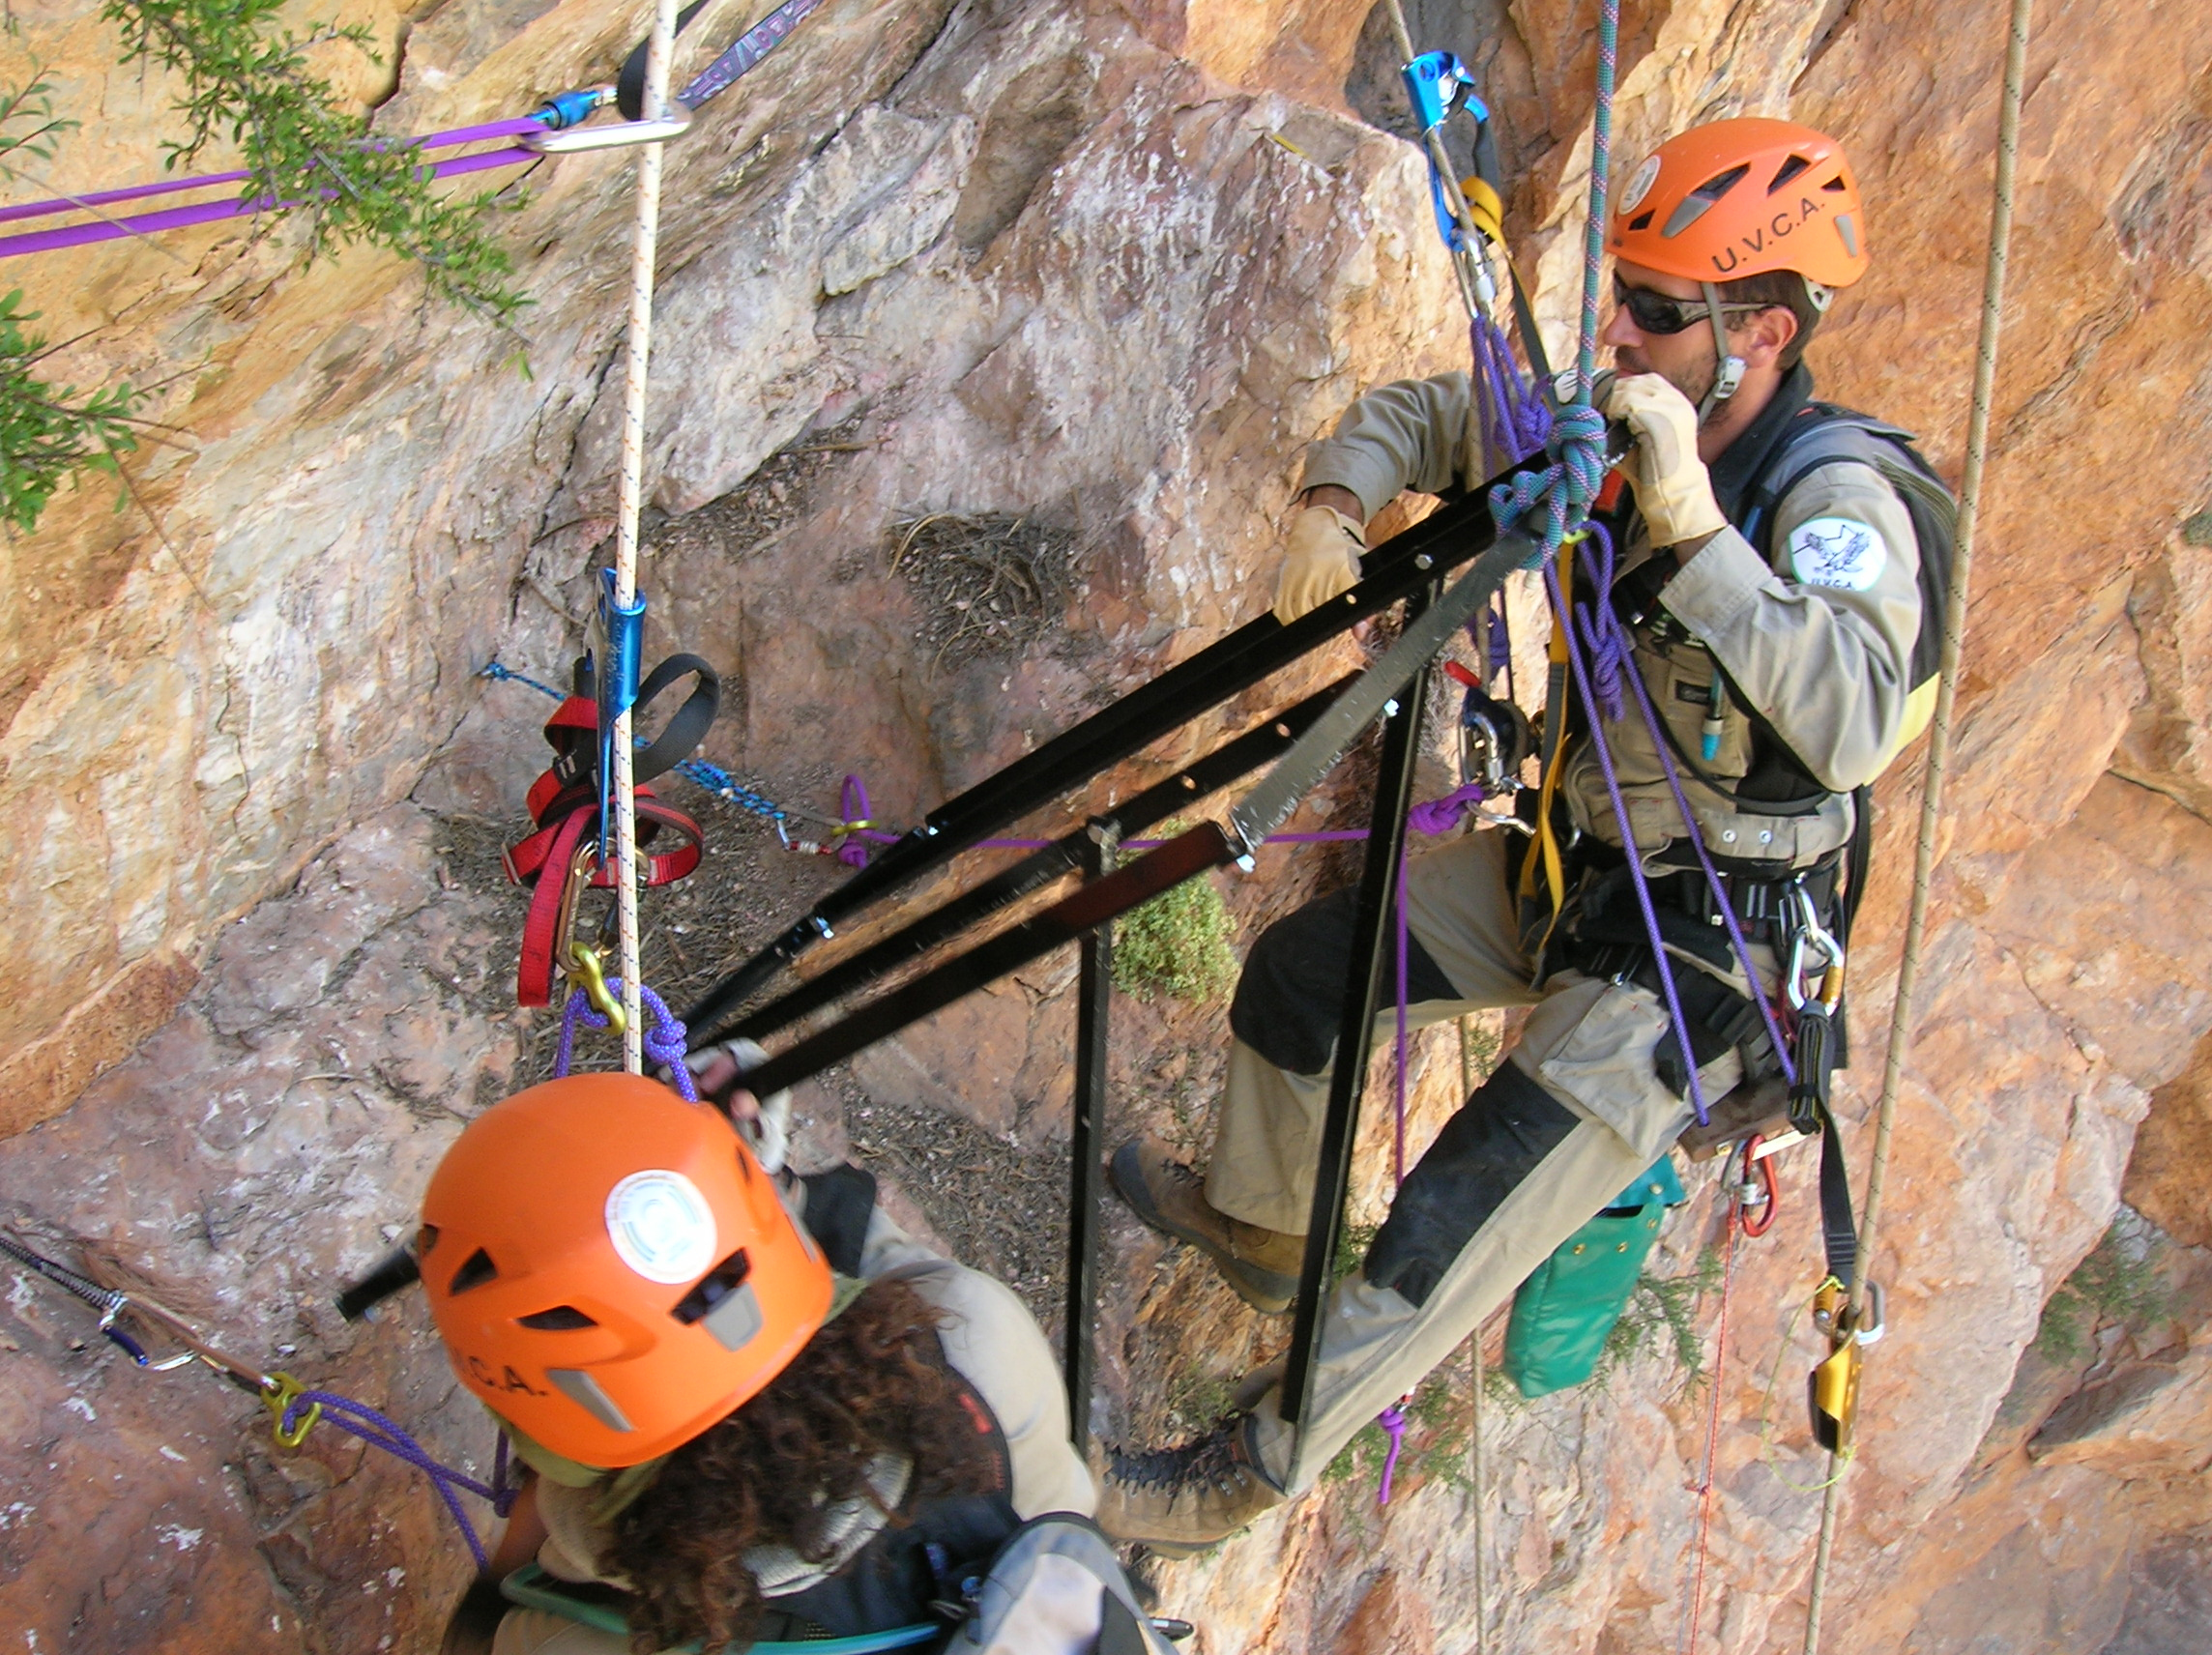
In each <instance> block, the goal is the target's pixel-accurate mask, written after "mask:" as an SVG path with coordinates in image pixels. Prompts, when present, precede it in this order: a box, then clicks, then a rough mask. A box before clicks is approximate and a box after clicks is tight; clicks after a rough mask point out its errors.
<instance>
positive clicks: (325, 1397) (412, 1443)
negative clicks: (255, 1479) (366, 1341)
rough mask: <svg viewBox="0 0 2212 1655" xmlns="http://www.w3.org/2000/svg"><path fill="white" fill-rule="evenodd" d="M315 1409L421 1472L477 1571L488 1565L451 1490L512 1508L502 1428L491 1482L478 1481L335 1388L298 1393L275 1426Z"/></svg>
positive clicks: (293, 1424) (503, 1509)
mask: <svg viewBox="0 0 2212 1655" xmlns="http://www.w3.org/2000/svg"><path fill="white" fill-rule="evenodd" d="M318 1407H319V1408H321V1409H322V1410H323V1412H322V1417H323V1419H325V1420H327V1421H329V1422H330V1423H331V1424H333V1425H335V1426H336V1427H337V1428H338V1429H339V1430H340V1431H343V1432H345V1433H346V1434H347V1435H349V1436H352V1437H359V1438H360V1439H361V1440H362V1441H364V1442H365V1443H367V1444H368V1445H369V1446H370V1447H371V1448H381V1449H383V1450H384V1451H385V1452H386V1453H387V1454H390V1455H392V1456H393V1457H394V1458H395V1459H400V1460H404V1461H406V1462H407V1464H408V1465H410V1466H414V1467H415V1468H416V1469H417V1470H418V1471H421V1472H422V1474H423V1475H424V1476H426V1477H428V1478H429V1479H430V1484H431V1486H432V1487H433V1488H435V1489H436V1490H437V1491H438V1497H439V1498H440V1499H442V1500H444V1501H445V1502H446V1509H447V1510H448V1511H450V1512H451V1513H452V1514H453V1521H454V1522H455V1523H457V1524H460V1525H461V1538H462V1539H464V1540H466V1541H467V1542H468V1543H469V1551H470V1553H472V1554H473V1555H474V1556H475V1557H476V1560H477V1568H478V1569H479V1570H483V1569H488V1568H490V1567H491V1555H490V1553H487V1552H486V1551H485V1550H484V1544H483V1541H482V1540H481V1539H480V1538H479V1537H478V1535H477V1529H476V1524H473V1523H471V1522H470V1521H469V1514H468V1513H467V1512H466V1511H464V1510H463V1509H462V1508H461V1501H460V1495H458V1494H456V1493H455V1492H454V1491H455V1490H466V1491H467V1492H468V1493H470V1494H472V1495H476V1496H477V1497H478V1498H479V1499H481V1500H488V1501H489V1502H490V1503H491V1508H492V1510H493V1512H495V1513H496V1514H497V1515H499V1516H501V1517H505V1516H506V1515H507V1514H508V1513H509V1511H511V1510H513V1509H514V1501H515V1496H516V1495H517V1494H519V1493H520V1491H519V1490H517V1489H511V1488H509V1487H508V1483H507V1434H506V1433H505V1432H502V1433H501V1434H500V1438H499V1449H498V1453H497V1455H496V1457H495V1458H494V1460H493V1462H492V1473H491V1478H492V1480H491V1481H490V1483H488V1484H486V1483H480V1482H478V1481H477V1480H476V1478H474V1477H472V1476H469V1475H467V1474H466V1473H464V1472H461V1471H456V1470H454V1469H453V1467H452V1466H448V1465H446V1464H445V1463H443V1462H442V1461H439V1460H434V1459H432V1458H431V1457H430V1451H429V1450H428V1449H426V1448H424V1447H423V1446H422V1443H420V1442H418V1441H416V1440H415V1438H414V1437H410V1436H409V1435H408V1434H407V1431H406V1428H405V1427H403V1426H401V1425H400V1424H399V1423H398V1421H396V1420H393V1419H389V1418H387V1417H386V1416H385V1415H383V1414H381V1413H379V1412H377V1410H376V1409H375V1408H370V1407H369V1406H368V1405H367V1404H365V1403H359V1402H356V1401H354V1400H353V1398H351V1397H344V1396H339V1395H338V1394H337V1393H336V1392H335V1391H302V1392H301V1393H300V1394H299V1395H298V1396H296V1397H294V1398H293V1399H292V1400H291V1401H290V1402H289V1403H287V1404H286V1405H285V1408H284V1417H283V1419H282V1421H281V1422H280V1426H281V1429H283V1430H285V1431H293V1430H296V1429H297V1428H298V1425H299V1416H300V1415H301V1414H303V1413H305V1412H306V1410H307V1409H308V1408H318Z"/></svg>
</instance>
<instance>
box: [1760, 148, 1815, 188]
mask: <svg viewBox="0 0 2212 1655" xmlns="http://www.w3.org/2000/svg"><path fill="white" fill-rule="evenodd" d="M1812 165H1813V163H1812V162H1811V161H1809V160H1806V159H1805V158H1804V157H1803V156H1801V155H1793V156H1791V157H1790V159H1789V160H1786V161H1784V162H1783V163H1782V170H1781V171H1780V172H1778V173H1776V174H1775V175H1774V182H1773V183H1772V184H1769V185H1768V186H1767V187H1766V193H1767V194H1769V195H1772V194H1773V193H1774V192H1775V191H1776V190H1777V189H1781V188H1782V187H1783V186H1784V185H1785V184H1788V183H1789V182H1790V180H1791V179H1793V178H1795V177H1796V176H1797V175H1798V174H1799V173H1801V172H1806V171H1809V170H1811V168H1812Z"/></svg>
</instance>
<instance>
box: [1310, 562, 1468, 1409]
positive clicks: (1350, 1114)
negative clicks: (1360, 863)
mask: <svg viewBox="0 0 2212 1655" xmlns="http://www.w3.org/2000/svg"><path fill="white" fill-rule="evenodd" d="M1470 578H1471V577H1470ZM1415 601H1418V599H1416V600H1415ZM1408 607H1409V608H1411V607H1412V604H1411V603H1410V604H1409V605H1408ZM1408 630H1409V631H1411V630H1412V627H1411V625H1410V624H1409V627H1408ZM1428 694H1429V667H1428V666H1427V664H1426V663H1424V664H1423V665H1422V666H1421V668H1420V670H1419V671H1418V672H1416V673H1415V674H1414V676H1413V679H1412V682H1411V683H1409V684H1407V685H1406V687H1405V689H1404V690H1403V691H1402V692H1401V693H1400V694H1399V696H1398V698H1397V703H1396V705H1395V707H1394V708H1392V709H1391V711H1390V714H1389V718H1388V720H1387V722H1386V723H1385V724H1384V725H1383V759H1382V764H1381V767H1380V768H1379V769H1378V772H1377V774H1376V778H1375V813H1374V817H1373V821H1372V825H1371V827H1370V829H1369V831H1368V835H1367V864H1366V866H1365V868H1363V869H1362V870H1361V872H1360V876H1359V908H1358V915H1357V918H1356V920H1355V921H1354V923H1353V957H1352V959H1351V961H1350V962H1349V969H1348V971H1347V973H1346V976H1345V983H1344V1015H1343V1017H1342V1019H1341V1021H1340V1022H1339V1023H1338V1024H1337V1031H1336V1062H1335V1064H1334V1066H1333V1067H1332V1068H1331V1070H1330V1073H1329V1082H1328V1113H1327V1115H1326V1116H1325V1117H1324V1122H1323V1125H1322V1134H1321V1164H1320V1166H1319V1167H1318V1168H1317V1169H1316V1171H1315V1175H1314V1193H1313V1210H1312V1214H1311V1216H1310V1217H1309V1218H1308V1220H1307V1223H1306V1256H1305V1263H1303V1265H1302V1266H1301V1267H1300V1269H1299V1271H1298V1298H1297V1318H1296V1320H1295V1322H1294V1323H1293V1324H1292V1328H1291V1350H1290V1355H1289V1357H1288V1358H1287V1360H1286V1362H1285V1365H1284V1369H1283V1395H1282V1405H1281V1406H1282V1413H1283V1417H1284V1418H1285V1419H1286V1420H1288V1421H1290V1422H1291V1423H1292V1424H1294V1425H1295V1424H1296V1423H1298V1421H1300V1420H1302V1419H1304V1418H1305V1416H1306V1414H1307V1412H1308V1411H1309V1410H1310V1409H1311V1408H1312V1406H1313V1387H1314V1371H1315V1368H1316V1367H1317V1365H1318V1364H1317V1363H1316V1362H1315V1360H1314V1356H1315V1351H1316V1348H1317V1346H1318V1345H1319V1343H1320V1339H1321V1319H1322V1311H1323V1309H1324V1305H1325V1303H1326V1300H1327V1296H1328V1280H1329V1276H1330V1272H1331V1268H1332V1266H1333V1265H1334V1263H1335V1260H1336V1232H1337V1225H1338V1223H1339V1221H1340V1220H1341V1218H1342V1216H1343V1213H1344V1201H1345V1195H1346V1193H1347V1191H1348V1190H1349V1189H1350V1188H1351V1183H1352V1148H1353V1143H1354V1141H1355V1140H1356V1139H1357V1138H1358V1136H1359V1094H1360V1093H1361V1092H1362V1091H1363V1090H1365V1089H1366V1085H1367V1055H1368V1051H1369V1048H1370V1046H1371V1045H1372V1043H1373V1039H1374V1032H1375V1011H1376V1002H1377V1000H1378V999H1379V998H1380V994H1381V984H1382V975H1383V950H1384V947H1385V945H1386V944H1387V943H1388V942H1389V938H1390V905H1391V902H1392V899H1393V897H1394V896H1395V893H1396V890H1397V885H1398V863H1399V861H1400V859H1401V858H1402V857H1404V856H1405V853H1406V812H1407V810H1408V809H1409V808H1410V807H1411V805H1412V799H1413V769H1414V762H1415V760H1416V759H1417V758H1418V756H1419V753H1420V741H1421V713H1422V710H1423V708H1424V707H1425V706H1426V705H1427V702H1428Z"/></svg>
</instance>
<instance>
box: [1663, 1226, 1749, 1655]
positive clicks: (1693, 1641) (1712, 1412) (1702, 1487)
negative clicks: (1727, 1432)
mask: <svg viewBox="0 0 2212 1655" xmlns="http://www.w3.org/2000/svg"><path fill="white" fill-rule="evenodd" d="M1723 1187H1724V1188H1725V1187H1726V1186H1725V1185H1724V1186H1723ZM1727 1201H1728V1205H1727V1207H1726V1209H1725V1210H1724V1212H1723V1214H1722V1218H1721V1224H1722V1228H1723V1229H1724V1230H1726V1232H1727V1234H1728V1240H1727V1243H1726V1246H1725V1247H1724V1249H1723V1252H1722V1255H1721V1316H1720V1326H1719V1328H1718V1329H1717V1330H1716V1331H1715V1333H1714V1335H1713V1375H1712V1399H1711V1402H1710V1404H1709V1405H1708V1407H1707V1409H1706V1413H1705V1470H1704V1475H1703V1478H1702V1479H1701V1481H1700V1482H1699V1485H1698V1566H1697V1573H1696V1575H1695V1577H1694V1578H1693V1580H1692V1583H1691V1586H1690V1618H1689V1620H1688V1621H1687V1623H1686V1624H1685V1637H1684V1638H1682V1639H1677V1640H1676V1641H1675V1647H1676V1648H1677V1649H1678V1650H1684V1651H1686V1652H1694V1651H1695V1650H1696V1649H1697V1646H1698V1618H1699V1616H1700V1614H1701V1613H1703V1610H1704V1606H1705V1556H1706V1542H1707V1541H1708V1539H1709V1538H1710V1536H1711V1534H1712V1526H1713V1460H1714V1457H1715V1454H1716V1453H1717V1451H1718V1449H1719V1447H1720V1435H1721V1373H1722V1370H1723V1368H1724V1367H1725V1366H1726V1365H1727V1362H1728V1313H1729V1289H1730V1288H1731V1286H1732V1285H1733V1283H1734V1280H1735V1234H1736V1229H1737V1225H1736V1206H1735V1198H1734V1196H1733V1195H1732V1194H1731V1195H1729V1196H1728V1197H1727Z"/></svg>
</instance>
